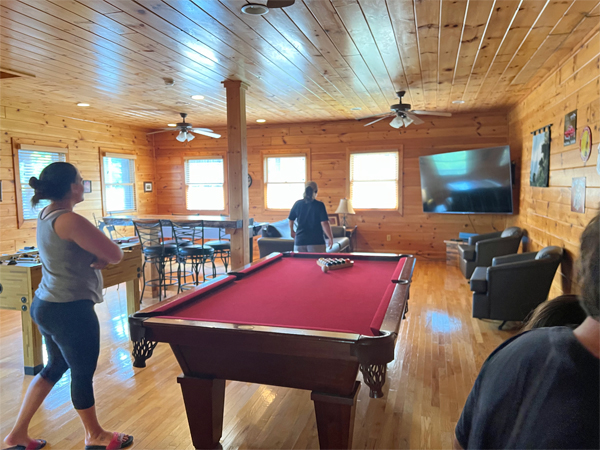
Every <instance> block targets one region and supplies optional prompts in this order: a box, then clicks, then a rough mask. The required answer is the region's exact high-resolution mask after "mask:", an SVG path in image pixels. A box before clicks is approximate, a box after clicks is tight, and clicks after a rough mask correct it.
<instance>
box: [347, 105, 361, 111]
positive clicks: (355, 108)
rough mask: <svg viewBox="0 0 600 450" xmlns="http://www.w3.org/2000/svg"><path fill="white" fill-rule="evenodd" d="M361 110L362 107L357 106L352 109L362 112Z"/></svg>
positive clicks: (351, 109)
mask: <svg viewBox="0 0 600 450" xmlns="http://www.w3.org/2000/svg"><path fill="white" fill-rule="evenodd" d="M361 109H362V108H361V107H360V106H355V107H354V108H350V111H360V110H361Z"/></svg>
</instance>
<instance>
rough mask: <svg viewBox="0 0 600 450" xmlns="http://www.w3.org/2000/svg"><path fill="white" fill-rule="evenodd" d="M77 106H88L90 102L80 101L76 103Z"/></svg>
mask: <svg viewBox="0 0 600 450" xmlns="http://www.w3.org/2000/svg"><path fill="white" fill-rule="evenodd" d="M77 106H90V104H89V103H81V102H80V103H77Z"/></svg>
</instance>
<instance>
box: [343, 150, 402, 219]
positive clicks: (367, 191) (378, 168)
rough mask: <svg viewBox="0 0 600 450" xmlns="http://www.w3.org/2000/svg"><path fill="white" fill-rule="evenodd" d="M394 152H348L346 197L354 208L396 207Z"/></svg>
mask: <svg viewBox="0 0 600 450" xmlns="http://www.w3.org/2000/svg"><path fill="white" fill-rule="evenodd" d="M398 160H399V157H398V152H397V151H387V152H377V153H351V154H350V198H351V199H352V206H353V207H354V208H355V209H397V208H398V174H399V167H398Z"/></svg>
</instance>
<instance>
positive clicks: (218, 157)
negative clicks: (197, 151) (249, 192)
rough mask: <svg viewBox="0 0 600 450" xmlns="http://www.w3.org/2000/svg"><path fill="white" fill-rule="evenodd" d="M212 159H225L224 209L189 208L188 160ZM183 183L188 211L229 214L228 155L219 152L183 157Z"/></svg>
mask: <svg viewBox="0 0 600 450" xmlns="http://www.w3.org/2000/svg"><path fill="white" fill-rule="evenodd" d="M211 159H220V160H222V161H223V209H189V208H188V203H187V194H188V183H187V179H186V170H187V165H188V161H199V160H211ZM183 184H184V186H185V189H184V199H183V201H184V203H185V210H186V211H189V212H193V213H197V214H203V213H209V214H215V213H221V214H224V215H227V210H228V208H227V204H228V188H229V186H228V183H227V158H226V155H224V154H218V155H201V156H186V157H184V159H183Z"/></svg>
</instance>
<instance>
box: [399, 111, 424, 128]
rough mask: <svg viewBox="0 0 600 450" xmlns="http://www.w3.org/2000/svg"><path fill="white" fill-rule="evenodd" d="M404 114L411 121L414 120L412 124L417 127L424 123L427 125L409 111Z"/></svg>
mask: <svg viewBox="0 0 600 450" xmlns="http://www.w3.org/2000/svg"><path fill="white" fill-rule="evenodd" d="M404 114H406V117H408V118H409V119H410V120H412V123H414V124H415V125H421V124H422V123H425V122H424V121H422V120H421V119H419V118H418V117H417V116H415V115H414V114H411V113H410V112H408V111H406V112H405V113H404Z"/></svg>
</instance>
